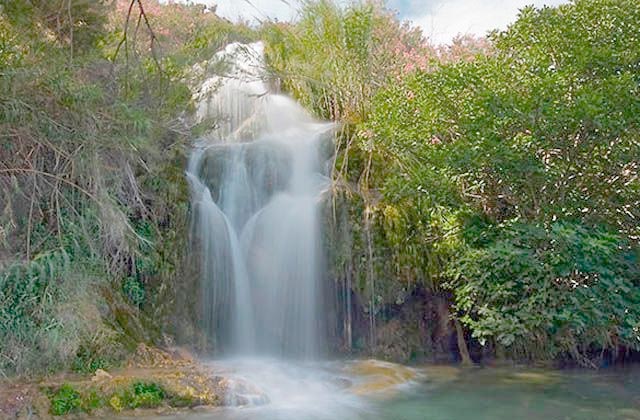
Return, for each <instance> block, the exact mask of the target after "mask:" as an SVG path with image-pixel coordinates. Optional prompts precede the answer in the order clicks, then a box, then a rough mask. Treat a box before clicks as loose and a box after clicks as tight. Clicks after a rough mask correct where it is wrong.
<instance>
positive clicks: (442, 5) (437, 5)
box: [165, 0, 568, 43]
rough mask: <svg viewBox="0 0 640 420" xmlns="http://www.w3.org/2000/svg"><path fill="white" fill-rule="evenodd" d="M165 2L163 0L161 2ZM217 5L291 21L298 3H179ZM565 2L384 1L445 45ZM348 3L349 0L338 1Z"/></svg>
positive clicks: (247, 15) (235, 15)
mask: <svg viewBox="0 0 640 420" xmlns="http://www.w3.org/2000/svg"><path fill="white" fill-rule="evenodd" d="M165 1H167V0H165ZM183 1H187V2H191V3H194V2H196V3H204V4H207V5H214V4H215V5H217V13H218V14H219V15H220V16H222V17H225V18H227V19H229V20H232V21H237V20H238V19H242V20H249V21H262V20H265V19H277V20H280V21H290V20H293V19H294V18H295V17H296V15H297V12H296V11H297V10H298V8H299V6H300V0H183ZM567 1H568V0H386V2H385V4H386V5H387V7H389V8H390V9H392V10H396V11H398V14H399V16H400V18H402V19H407V20H410V21H412V22H413V24H414V25H417V26H419V27H420V28H422V30H423V32H424V34H425V35H426V36H427V37H429V38H430V39H431V40H432V41H434V42H437V43H446V42H449V41H451V40H452V39H453V38H454V37H455V36H456V35H458V34H475V35H484V34H485V33H486V32H487V31H489V30H492V29H505V28H506V27H507V25H508V24H509V23H510V22H513V21H514V20H515V18H516V16H517V15H518V10H519V9H521V8H523V7H524V6H527V5H529V4H534V5H535V6H538V7H541V6H543V5H545V4H546V5H549V6H555V5H558V4H561V3H566V2H567ZM339 2H340V3H343V4H346V3H349V0H339Z"/></svg>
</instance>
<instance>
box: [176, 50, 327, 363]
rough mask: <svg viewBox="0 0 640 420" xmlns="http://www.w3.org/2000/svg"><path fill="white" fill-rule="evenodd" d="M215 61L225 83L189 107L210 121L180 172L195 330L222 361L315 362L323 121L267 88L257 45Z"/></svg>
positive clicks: (207, 86)
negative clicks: (194, 274)
mask: <svg viewBox="0 0 640 420" xmlns="http://www.w3.org/2000/svg"><path fill="white" fill-rule="evenodd" d="M214 61H215V65H217V66H220V67H225V66H226V68H227V71H226V73H225V76H215V77H211V78H209V79H207V81H206V82H205V83H204V84H203V85H202V88H201V90H200V92H198V94H197V98H196V99H197V102H198V109H197V116H198V118H199V119H200V121H207V120H209V119H212V120H213V121H215V125H214V127H213V129H212V130H211V132H210V133H209V134H208V135H207V136H206V137H205V138H203V139H201V140H200V141H199V142H198V144H197V145H196V147H195V148H194V150H193V153H192V155H191V159H190V162H189V167H188V170H187V176H188V179H189V181H190V184H191V189H192V205H193V214H194V217H193V224H192V229H193V230H192V232H193V238H194V243H195V246H196V247H197V250H198V253H199V255H200V273H201V291H200V293H201V304H202V308H201V309H202V311H201V312H202V314H203V322H204V327H205V329H206V331H207V332H208V333H210V334H211V336H212V337H214V338H215V345H216V348H217V349H218V350H219V351H222V352H224V353H226V354H231V355H237V354H254V355H255V354H258V355H276V356H283V355H286V356H295V357H298V358H313V357H314V356H317V355H318V354H319V353H320V352H321V351H322V348H323V346H324V345H325V339H324V334H323V331H324V328H323V322H322V317H321V316H320V314H321V309H322V308H321V305H322V288H321V285H320V280H321V278H322V275H323V269H322V268H323V264H322V253H321V246H320V243H321V237H320V227H319V218H318V209H319V203H320V200H321V198H322V195H323V192H324V191H325V190H326V189H327V187H328V179H327V177H326V176H324V175H323V172H324V168H323V163H324V162H323V159H322V157H321V156H322V153H321V149H322V148H323V146H326V142H327V141H330V139H331V138H332V135H333V124H329V123H318V122H316V121H314V120H313V119H312V118H311V117H310V116H309V115H308V114H307V113H306V112H305V111H304V110H303V109H302V108H301V107H300V105H298V104H297V103H296V102H294V101H293V100H291V99H289V98H287V97H285V96H281V95H276V94H272V93H270V92H269V88H268V85H267V84H266V83H265V81H264V70H263V69H264V60H263V45H262V44H261V43H254V44H249V45H243V44H237V43H235V44H230V45H229V46H228V47H227V48H226V49H225V50H224V51H221V52H220V53H218V54H217V55H216V57H215V59H214ZM323 143H324V144H323ZM324 160H325V161H326V157H325V159H324Z"/></svg>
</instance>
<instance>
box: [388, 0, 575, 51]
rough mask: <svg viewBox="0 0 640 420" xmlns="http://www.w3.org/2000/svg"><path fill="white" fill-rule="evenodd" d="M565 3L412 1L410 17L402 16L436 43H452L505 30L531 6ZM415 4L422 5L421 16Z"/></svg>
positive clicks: (532, 0) (559, 0)
mask: <svg viewBox="0 0 640 420" xmlns="http://www.w3.org/2000/svg"><path fill="white" fill-rule="evenodd" d="M405 1H407V0H405ZM566 2H567V1H566V0H439V1H436V2H433V1H431V2H429V1H425V0H411V3H412V5H411V8H410V9H411V11H412V13H411V14H402V13H401V16H402V17H403V18H405V19H408V20H410V21H412V22H413V24H414V25H417V26H419V27H420V28H422V30H423V32H424V34H425V35H426V36H427V37H429V38H430V39H431V40H432V41H434V42H436V43H446V42H449V41H451V40H452V39H453V38H454V37H455V36H456V35H458V34H475V35H484V34H485V33H487V31H490V30H492V29H505V28H506V27H507V26H508V24H509V23H511V22H513V21H514V20H515V19H516V17H517V15H518V11H519V10H520V9H522V8H523V7H525V6H527V5H530V4H533V5H535V6H537V7H542V6H544V5H548V6H556V5H559V4H561V3H566ZM418 4H423V5H424V9H423V12H422V13H421V12H420V11H419V8H418V6H417V5H418Z"/></svg>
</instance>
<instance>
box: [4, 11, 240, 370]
mask: <svg viewBox="0 0 640 420" xmlns="http://www.w3.org/2000/svg"><path fill="white" fill-rule="evenodd" d="M0 4H1V5H2V9H0V12H1V14H0V375H3V374H10V373H31V372H39V371H44V370H56V369H60V368H74V369H78V370H81V371H85V370H92V369H95V368H97V367H105V366H108V365H109V364H110V363H112V361H115V360H117V359H118V358H119V357H121V356H122V355H123V354H124V353H125V352H126V351H127V350H128V349H130V348H135V346H136V344H137V343H138V342H139V341H154V340H158V339H159V338H160V337H161V335H160V327H159V324H160V323H161V322H166V319H165V318H164V317H165V315H166V314H167V312H168V311H169V310H173V309H170V308H173V301H174V300H175V294H176V287H175V283H174V279H175V278H177V277H178V275H177V273H178V270H179V266H180V262H181V260H182V255H183V252H184V249H185V248H186V246H185V243H186V231H187V227H186V224H187V223H186V216H187V207H188V196H187V188H186V182H185V180H184V176H183V168H184V164H185V163H184V162H185V154H184V151H185V146H187V144H188V140H190V139H191V137H192V135H193V134H192V133H193V131H194V129H197V127H192V126H190V125H189V124H188V123H187V119H185V118H184V115H185V112H186V111H188V109H189V106H190V98H191V92H190V89H189V86H187V84H186V82H185V80H186V76H187V73H186V69H187V68H188V67H187V66H188V65H190V64H193V63H194V62H195V61H197V60H200V59H201V57H202V56H207V55H211V54H212V53H213V52H214V51H216V50H217V49H219V48H220V47H222V46H224V45H225V44H226V43H227V42H229V41H233V40H236V39H240V40H244V39H246V38H247V37H250V36H251V30H250V29H248V28H246V27H245V26H242V25H239V26H234V25H232V24H230V23H229V22H226V21H223V20H222V19H220V18H218V17H217V16H215V14H212V13H203V10H202V7H195V6H181V5H170V6H160V5H159V4H157V3H155V2H152V1H144V2H135V1H134V2H130V1H120V2H116V3H115V5H114V4H113V2H88V1H83V0H78V1H70V2H66V1H64V2H62V1H59V2H50V1H29V2H11V1H9V2H2V3H0ZM136 22H137V25H136ZM169 324H170V323H169V322H166V325H165V327H166V326H168V325H169Z"/></svg>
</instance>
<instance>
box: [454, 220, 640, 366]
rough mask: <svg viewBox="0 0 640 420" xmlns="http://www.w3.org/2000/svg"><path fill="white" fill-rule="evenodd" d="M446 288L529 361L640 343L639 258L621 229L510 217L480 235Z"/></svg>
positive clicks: (476, 325)
mask: <svg viewBox="0 0 640 420" xmlns="http://www.w3.org/2000/svg"><path fill="white" fill-rule="evenodd" d="M474 245H475V246H471V247H469V248H468V249H466V250H465V252H463V253H462V254H461V255H460V256H459V257H458V259H457V260H456V261H455V262H454V264H453V266H452V268H451V272H450V274H451V275H452V277H453V279H454V280H452V281H451V283H450V284H449V286H450V287H451V289H452V290H453V293H454V295H455V301H456V308H457V309H458V310H459V311H460V313H463V314H464V316H463V317H462V321H463V322H464V323H465V324H466V325H468V326H469V327H470V328H471V330H472V332H473V336H474V337H476V338H477V339H479V340H480V341H481V342H482V343H484V342H485V341H486V340H492V339H495V340H496V341H497V343H499V344H500V345H502V346H503V347H505V348H506V349H507V350H508V352H509V353H511V354H512V355H516V356H524V357H526V358H530V359H536V358H554V357H557V356H564V355H569V356H570V357H571V358H573V359H575V360H577V361H579V362H581V363H583V364H587V365H588V364H590V361H589V356H591V355H592V354H591V353H592V352H594V351H596V350H598V349H603V348H609V347H616V346H624V347H626V348H630V349H635V350H638V349H640V340H639V337H640V284H639V282H638V279H639V278H640V261H639V260H638V254H637V251H636V250H634V249H633V248H631V247H630V244H629V243H628V242H627V241H625V240H624V239H622V238H621V237H620V236H619V235H617V234H612V233H608V232H606V231H603V230H602V229H599V228H594V227H590V226H580V225H575V224H568V223H553V224H551V225H550V226H549V227H542V226H536V225H532V224H522V223H509V224H505V225H501V226H496V227H493V228H491V229H489V230H487V231H486V232H484V233H483V235H481V237H479V238H476V240H475V243H474Z"/></svg>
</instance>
